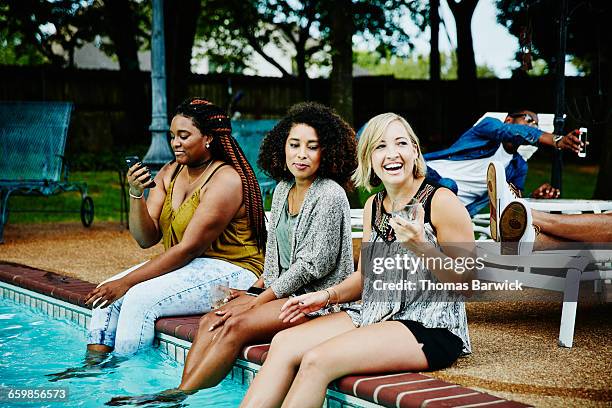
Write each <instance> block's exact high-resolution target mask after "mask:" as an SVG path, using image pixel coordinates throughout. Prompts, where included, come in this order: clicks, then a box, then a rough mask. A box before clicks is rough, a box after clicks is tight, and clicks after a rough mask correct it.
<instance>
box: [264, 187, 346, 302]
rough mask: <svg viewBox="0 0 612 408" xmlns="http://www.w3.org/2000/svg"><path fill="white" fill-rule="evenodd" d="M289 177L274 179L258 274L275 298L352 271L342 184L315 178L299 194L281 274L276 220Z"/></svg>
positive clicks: (328, 282)
mask: <svg viewBox="0 0 612 408" xmlns="http://www.w3.org/2000/svg"><path fill="white" fill-rule="evenodd" d="M293 184H294V183H293V182H286V181H283V182H280V183H279V184H278V186H277V187H276V189H275V190H274V195H273V197H272V210H271V212H270V222H269V226H268V242H267V244H266V259H265V263H264V272H263V278H264V283H265V286H266V288H267V287H271V288H272V291H273V292H274V294H275V295H276V297H277V298H284V297H287V296H289V295H293V294H297V295H299V294H302V293H307V292H315V291H318V290H322V289H326V288H328V287H330V286H333V285H335V284H337V283H339V282H341V281H342V280H344V279H345V278H346V277H348V276H349V275H350V274H351V273H352V272H353V242H352V239H351V209H350V206H349V203H348V199H347V198H346V193H345V192H344V189H342V187H340V185H339V184H338V183H336V182H335V181H333V180H330V179H324V178H316V179H315V180H314V182H313V183H312V185H311V186H310V188H309V189H308V191H307V192H306V195H305V197H304V202H303V204H302V208H301V210H300V213H299V215H298V216H297V220H296V223H295V229H294V231H293V239H292V242H291V266H289V269H287V270H286V271H285V272H284V273H283V274H282V275H281V274H280V265H279V258H278V247H277V243H276V226H277V224H278V221H279V219H280V215H281V211H282V210H283V206H284V203H285V201H286V200H287V196H288V194H289V190H290V189H291V187H292V186H293Z"/></svg>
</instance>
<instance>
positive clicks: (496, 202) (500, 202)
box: [487, 162, 518, 241]
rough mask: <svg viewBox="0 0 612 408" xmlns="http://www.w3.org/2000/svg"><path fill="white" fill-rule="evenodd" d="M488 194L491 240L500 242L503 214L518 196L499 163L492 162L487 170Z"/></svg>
mask: <svg viewBox="0 0 612 408" xmlns="http://www.w3.org/2000/svg"><path fill="white" fill-rule="evenodd" d="M487 193H488V194H489V212H490V216H489V217H490V219H489V228H490V231H491V238H493V240H494V241H499V240H500V237H499V235H500V234H499V222H498V220H499V219H500V217H501V213H502V212H503V211H504V209H505V208H506V206H507V205H508V203H510V201H512V200H514V199H516V198H518V195H517V194H516V193H515V192H514V191H513V190H512V189H511V188H510V186H509V185H508V183H507V182H506V169H504V166H502V165H501V164H500V163H499V162H490V163H489V166H488V168H487Z"/></svg>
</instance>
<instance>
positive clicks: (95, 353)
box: [45, 344, 125, 382]
mask: <svg viewBox="0 0 612 408" xmlns="http://www.w3.org/2000/svg"><path fill="white" fill-rule="evenodd" d="M111 351H113V348H112V347H109V346H107V345H104V344H88V345H87V352H86V354H85V358H84V359H83V364H82V365H81V366H79V367H73V368H68V369H66V370H64V371H62V372H59V373H52V374H46V375H45V376H46V377H50V379H49V381H50V382H56V381H60V380H65V379H68V378H75V377H76V378H83V377H98V376H100V375H104V372H105V370H107V369H113V368H116V367H117V366H118V365H119V363H121V362H122V361H123V360H125V358H124V357H116V356H111V355H110V353H111Z"/></svg>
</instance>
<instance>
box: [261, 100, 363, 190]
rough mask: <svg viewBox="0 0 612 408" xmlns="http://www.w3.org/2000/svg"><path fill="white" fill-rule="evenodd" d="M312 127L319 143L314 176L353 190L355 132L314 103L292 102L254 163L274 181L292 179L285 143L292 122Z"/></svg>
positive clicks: (337, 117) (336, 116) (339, 118)
mask: <svg viewBox="0 0 612 408" xmlns="http://www.w3.org/2000/svg"><path fill="white" fill-rule="evenodd" d="M297 124H303V125H308V126H310V127H312V128H313V129H314V130H315V132H316V133H317V137H318V138H319V146H321V163H320V165H319V169H318V170H317V176H320V177H325V178H329V179H332V180H334V181H335V182H337V183H338V184H340V185H341V186H342V187H344V188H345V189H346V190H351V189H352V183H351V174H352V173H353V171H354V170H355V169H356V168H357V142H356V141H355V131H354V130H353V129H352V128H351V126H350V125H349V124H348V123H346V122H345V121H344V120H343V119H342V118H341V117H340V116H338V114H336V113H335V112H334V111H333V110H332V109H331V108H328V107H327V106H324V105H322V104H320V103H316V102H301V103H297V104H295V105H293V106H292V107H291V108H289V110H288V111H287V115H285V117H284V118H282V119H281V120H280V122H278V123H277V124H276V126H274V128H273V129H272V130H271V131H270V132H269V133H268V134H267V135H266V137H265V138H264V140H263V142H262V144H261V147H260V149H259V158H258V160H257V164H258V165H259V167H260V168H261V169H262V170H263V171H264V172H266V173H267V174H268V175H269V176H270V177H272V178H273V179H274V180H276V181H281V180H285V181H290V180H293V174H291V172H290V171H289V170H288V169H287V166H286V157H285V143H286V141H287V138H288V137H289V132H290V131H291V128H292V127H293V126H294V125H297Z"/></svg>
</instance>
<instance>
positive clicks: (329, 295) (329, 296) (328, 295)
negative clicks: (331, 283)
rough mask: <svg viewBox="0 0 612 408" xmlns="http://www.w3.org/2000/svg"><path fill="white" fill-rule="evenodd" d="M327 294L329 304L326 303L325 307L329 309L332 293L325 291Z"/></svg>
mask: <svg viewBox="0 0 612 408" xmlns="http://www.w3.org/2000/svg"><path fill="white" fill-rule="evenodd" d="M324 290H325V293H327V302H325V306H324V307H328V306H329V301H330V300H331V293H329V290H327V289H324Z"/></svg>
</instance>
